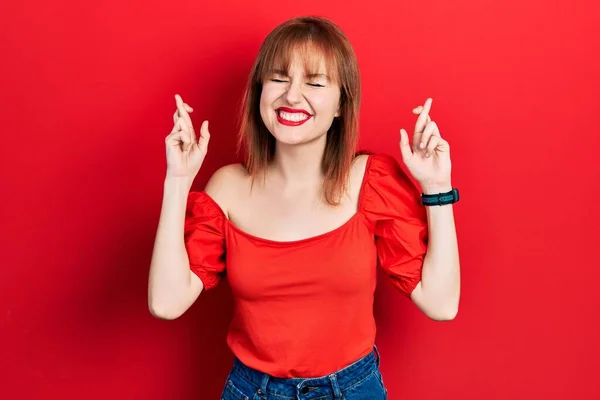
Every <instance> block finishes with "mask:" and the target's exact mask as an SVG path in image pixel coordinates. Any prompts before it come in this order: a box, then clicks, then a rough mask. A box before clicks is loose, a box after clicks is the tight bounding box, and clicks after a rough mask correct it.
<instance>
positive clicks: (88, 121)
mask: <svg viewBox="0 0 600 400" xmlns="http://www.w3.org/2000/svg"><path fill="white" fill-rule="evenodd" d="M295 13H302V14H320V15H325V16H328V17H330V18H332V19H334V20H335V21H336V22H337V23H338V24H339V25H340V26H341V27H342V28H343V29H344V30H345V31H346V32H347V34H348V36H349V37H350V39H351V41H352V43H353V44H354V46H355V49H356V52H357V55H358V57H359V61H360V66H361V70H362V78H363V84H364V103H363V110H362V120H361V131H362V145H363V146H364V147H368V148H370V149H372V150H375V151H382V152H386V153H390V154H394V155H396V156H397V157H398V159H399V158H400V157H399V155H400V153H399V150H398V147H397V142H398V140H399V135H398V131H399V129H400V128H401V127H404V128H407V129H410V128H412V126H413V124H414V120H415V118H414V116H413V115H412V114H411V109H412V108H413V107H415V106H417V105H418V104H420V103H421V102H422V101H424V100H425V98H426V97H428V96H431V97H433V99H434V103H433V109H432V113H431V114H432V116H433V118H434V120H435V121H436V122H438V124H439V126H440V129H441V132H442V136H444V137H445V138H446V139H447V140H448V141H449V142H450V144H451V147H452V156H453V167H454V171H453V182H454V185H455V186H456V187H458V188H459V189H460V190H461V194H462V199H461V201H460V203H458V204H457V205H456V206H455V214H456V220H457V226H458V234H459V243H460V251H461V266H462V284H463V286H462V299H461V306H460V311H459V314H458V317H457V318H456V319H455V320H454V321H452V322H449V323H440V322H433V321H430V320H428V319H427V318H426V317H425V316H424V315H422V314H420V313H419V312H418V310H417V309H416V307H415V306H414V305H413V304H411V303H410V302H409V301H407V300H406V299H404V298H403V297H402V296H400V295H399V294H398V293H396V292H394V290H393V289H392V287H391V285H390V284H389V282H387V281H386V280H385V279H381V280H380V287H379V289H378V292H377V298H376V315H377V319H378V324H379V325H378V326H379V333H378V340H377V343H378V344H379V347H380V350H381V352H382V370H383V375H384V379H385V381H386V384H387V386H388V387H389V392H390V395H391V399H406V400H408V399H440V398H444V399H448V400H451V399H474V400H475V399H478V400H479V399H542V398H543V399H564V398H569V399H574V398H581V399H597V398H600V384H599V383H598V378H597V375H598V373H599V372H600V344H599V342H600V325H599V322H598V315H599V311H598V309H599V306H600V290H599V289H598V281H599V279H600V272H599V271H600V252H599V246H598V244H597V240H598V238H599V236H600V235H598V226H599V222H600V215H599V214H600V213H599V206H598V203H599V201H600V197H599V196H600V190H599V189H600V187H599V186H600V183H599V181H600V179H599V177H600V173H599V172H600V168H599V167H598V158H599V156H598V152H599V149H600V139H599V136H600V135H599V129H598V126H599V123H600V117H599V115H600V109H599V108H600V107H599V102H598V96H599V89H600V78H599V77H598V70H599V67H600V62H599V60H598V49H600V43H599V42H600V33H598V21H599V20H600V12H599V7H598V5H597V3H595V2H592V1H591V0H590V1H581V0H576V1H542V0H518V1H516V0H505V1H501V2H500V1H489V0H486V1H482V0H455V1H446V0H435V1H419V2H401V3H399V2H394V3H392V2H390V3H389V4H384V3H379V2H372V1H368V2H356V3H349V2H347V1H341V0H340V1H321V0H320V1H313V0H306V1H304V2H302V3H282V2H278V1H263V2H260V3H259V4H251V3H249V2H246V1H222V2H197V1H187V0H182V1H177V2H159V1H144V2H142V1H136V2H135V3H132V2H117V1H105V2H98V1H96V2H93V3H89V2H79V1H63V2H61V3H60V4H56V2H49V1H39V0H38V1H33V2H19V3H17V1H16V0H12V1H9V2H8V3H7V2H3V3H2V4H1V5H0V54H2V56H1V62H0V96H1V102H0V126H1V129H2V144H1V145H0V151H1V154H0V156H1V157H0V160H1V162H2V166H1V168H0V171H1V174H2V175H1V177H2V197H1V198H2V206H1V207H0V213H1V214H0V218H1V221H2V222H1V226H2V229H1V230H2V232H1V234H2V237H1V240H0V242H1V246H2V250H1V254H2V259H1V264H2V267H1V268H0V323H1V325H0V335H1V337H0V355H1V356H0V370H1V371H0V397H1V398H5V399H42V398H44V399H45V398H60V399H81V398H85V399H109V398H110V399H216V398H218V393H219V392H220V390H221V388H222V385H223V383H224V382H223V381H224V379H225V376H226V374H227V372H228V369H229V367H230V364H231V361H232V356H231V354H230V353H229V351H228V349H227V347H226V344H225V334H226V329H227V324H228V320H229V317H230V315H231V310H232V302H231V299H230V291H229V288H228V287H227V285H226V284H223V285H221V286H220V287H218V288H217V289H215V290H214V291H211V292H208V293H205V294H203V295H202V296H201V298H200V300H199V301H198V302H197V303H196V304H195V305H194V306H193V307H192V309H191V310H190V311H189V312H188V313H187V314H185V315H184V316H183V317H182V318H181V319H179V320H176V321H171V322H166V321H159V320H156V319H153V318H152V317H151V316H150V313H149V312H148V310H147V305H146V285H147V273H148V267H149V262H150V257H151V252H152V245H153V240H154V234H155V230H156V226H157V222H158V216H159V211H160V202H161V196H162V183H163V178H164V173H165V150H164V137H165V136H166V135H167V134H168V132H169V131H170V130H171V126H172V117H171V116H172V114H173V112H174V104H175V102H174V98H173V95H174V94H175V93H180V94H181V95H182V96H183V98H184V100H186V101H187V102H188V103H189V104H191V105H192V106H193V107H194V108H195V110H196V111H195V112H194V113H193V115H192V117H193V119H194V121H196V123H197V126H198V127H199V126H200V121H201V120H202V119H204V118H207V119H209V120H210V124H211V125H210V126H211V133H212V142H211V148H210V151H209V155H208V158H207V161H206V163H205V165H204V166H203V167H202V170H201V172H200V175H199V176H198V178H197V181H196V185H197V186H196V188H198V189H199V188H202V186H203V184H204V183H205V182H206V180H207V179H208V177H209V176H210V174H211V173H212V172H213V171H214V170H215V169H216V168H218V167H219V166H221V165H224V164H226V163H230V162H233V161H235V160H236V157H235V155H234V132H235V129H236V122H235V114H236V111H237V107H238V104H239V98H240V94H241V90H242V87H243V84H244V80H245V77H246V75H247V73H248V71H249V68H250V65H251V63H252V61H253V58H254V56H255V55H256V52H257V50H258V47H259V45H260V42H261V40H262V39H263V38H264V37H265V35H266V34H267V33H268V32H269V30H271V29H272V28H273V27H275V26H276V25H277V24H278V23H280V22H282V21H283V20H285V19H287V18H289V17H292V16H293V15H295ZM380 278H384V277H383V276H380Z"/></svg>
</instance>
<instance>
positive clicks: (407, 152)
mask: <svg viewBox="0 0 600 400" xmlns="http://www.w3.org/2000/svg"><path fill="white" fill-rule="evenodd" d="M400 153H401V154H402V161H404V163H405V164H406V163H408V162H409V161H410V159H411V158H412V155H413V152H412V150H411V148H410V143H409V142H408V133H406V131H405V130H404V129H400Z"/></svg>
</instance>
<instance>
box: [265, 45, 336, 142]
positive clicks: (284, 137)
mask: <svg viewBox="0 0 600 400" xmlns="http://www.w3.org/2000/svg"><path fill="white" fill-rule="evenodd" d="M339 103H340V87H339V86H338V84H336V83H335V82H333V81H332V80H330V79H329V78H328V77H327V71H326V68H325V65H324V63H321V65H320V68H319V69H318V70H317V71H315V75H313V76H306V75H305V71H304V68H303V63H302V60H301V59H300V58H299V57H298V56H296V57H295V58H294V59H293V60H292V62H291V64H290V70H289V71H272V73H271V74H270V75H269V76H267V77H266V79H265V80H264V82H263V87H262V92H261V96H260V115H261V117H262V120H263V122H264V124H265V126H266V127H267V129H268V130H269V132H271V134H272V135H273V136H274V137H275V139H276V140H277V141H278V142H281V143H285V144H302V143H307V142H310V141H313V140H316V139H319V138H322V137H324V135H325V134H326V133H327V130H328V129H329V127H330V126H331V124H332V122H333V118H334V117H338V116H339V112H340V109H339V105H340V104H339Z"/></svg>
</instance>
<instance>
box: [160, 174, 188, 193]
mask: <svg viewBox="0 0 600 400" xmlns="http://www.w3.org/2000/svg"><path fill="white" fill-rule="evenodd" d="M193 182H194V181H193V179H192V180H190V179H189V178H179V177H166V178H165V181H164V189H165V190H175V191H185V192H189V191H190V190H191V189H192V183H193Z"/></svg>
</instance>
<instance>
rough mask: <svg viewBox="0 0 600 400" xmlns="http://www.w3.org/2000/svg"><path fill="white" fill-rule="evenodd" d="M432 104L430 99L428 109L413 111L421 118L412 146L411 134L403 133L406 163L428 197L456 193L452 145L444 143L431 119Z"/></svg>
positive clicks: (401, 131) (426, 103)
mask: <svg viewBox="0 0 600 400" xmlns="http://www.w3.org/2000/svg"><path fill="white" fill-rule="evenodd" d="M432 102H433V99H431V98H428V99H427V100H426V101H425V104H424V105H422V106H418V107H417V108H415V109H413V113H414V114H417V115H418V118H417V122H416V124H415V130H414V134H413V137H412V146H411V143H409V139H408V133H407V132H406V131H405V130H404V129H400V153H401V154H402V161H403V162H404V164H405V165H406V168H407V169H408V171H409V172H410V173H411V175H412V176H413V178H415V180H416V181H417V182H419V184H420V185H421V188H422V189H423V191H424V192H425V193H426V194H427V193H440V192H448V191H450V190H452V184H451V178H450V175H451V168H452V164H451V162H450V145H449V144H448V142H447V141H445V140H444V139H442V137H441V135H440V131H439V129H438V126H437V124H436V123H435V122H433V121H432V120H431V117H430V116H429V112H430V111H431V103H432Z"/></svg>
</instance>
